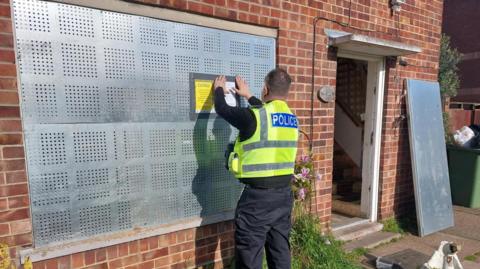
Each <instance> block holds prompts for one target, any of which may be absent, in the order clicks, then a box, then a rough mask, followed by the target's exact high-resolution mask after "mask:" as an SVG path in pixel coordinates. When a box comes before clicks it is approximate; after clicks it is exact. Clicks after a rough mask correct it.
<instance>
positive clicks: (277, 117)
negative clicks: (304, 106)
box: [271, 113, 298, 128]
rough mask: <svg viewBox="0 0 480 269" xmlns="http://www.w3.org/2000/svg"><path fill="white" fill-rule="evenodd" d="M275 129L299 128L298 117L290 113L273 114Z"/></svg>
mask: <svg viewBox="0 0 480 269" xmlns="http://www.w3.org/2000/svg"><path fill="white" fill-rule="evenodd" d="M271 116H272V126H273V127H287V128H297V125H298V124H297V117H295V115H292V114H288V113H272V114H271Z"/></svg>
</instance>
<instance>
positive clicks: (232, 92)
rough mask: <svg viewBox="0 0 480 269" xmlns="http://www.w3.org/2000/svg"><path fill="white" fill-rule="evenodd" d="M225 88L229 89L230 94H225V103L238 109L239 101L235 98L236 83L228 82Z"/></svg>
mask: <svg viewBox="0 0 480 269" xmlns="http://www.w3.org/2000/svg"><path fill="white" fill-rule="evenodd" d="M225 87H226V88H227V89H228V91H229V92H230V93H227V94H225V102H227V105H229V106H233V107H236V106H237V99H236V98H235V90H234V88H235V82H230V81H227V83H226V84H225Z"/></svg>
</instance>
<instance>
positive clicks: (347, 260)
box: [291, 214, 361, 269]
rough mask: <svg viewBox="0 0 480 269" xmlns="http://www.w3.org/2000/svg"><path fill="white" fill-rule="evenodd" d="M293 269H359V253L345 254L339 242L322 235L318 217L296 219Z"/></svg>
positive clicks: (304, 216) (307, 216)
mask: <svg viewBox="0 0 480 269" xmlns="http://www.w3.org/2000/svg"><path fill="white" fill-rule="evenodd" d="M291 248H292V258H293V259H292V269H304V268H309V269H357V268H358V269H359V268H361V267H360V266H359V265H357V263H356V258H357V255H359V254H358V253H357V252H354V253H345V251H344V250H343V249H342V245H341V243H340V242H339V241H336V240H334V239H333V238H332V237H330V236H324V235H322V234H321V226H320V222H319V220H318V218H317V217H315V216H312V215H309V214H303V215H301V216H299V217H297V218H296V220H295V223H294V224H293V227H292V233H291Z"/></svg>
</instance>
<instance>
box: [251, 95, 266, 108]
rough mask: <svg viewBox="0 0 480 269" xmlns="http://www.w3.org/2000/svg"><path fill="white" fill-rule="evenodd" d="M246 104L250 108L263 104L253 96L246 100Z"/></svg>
mask: <svg viewBox="0 0 480 269" xmlns="http://www.w3.org/2000/svg"><path fill="white" fill-rule="evenodd" d="M248 103H249V104H250V105H252V106H261V105H262V104H263V103H262V101H260V99H258V98H257V97H255V96H252V97H250V99H248Z"/></svg>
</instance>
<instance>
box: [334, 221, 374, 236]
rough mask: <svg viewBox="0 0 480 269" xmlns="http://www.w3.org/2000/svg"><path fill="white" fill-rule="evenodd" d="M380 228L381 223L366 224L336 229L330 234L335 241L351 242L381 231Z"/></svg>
mask: <svg viewBox="0 0 480 269" xmlns="http://www.w3.org/2000/svg"><path fill="white" fill-rule="evenodd" d="M382 228H383V224H381V223H371V222H366V223H360V224H358V225H352V226H346V227H341V228H338V229H336V230H335V231H333V232H332V234H333V236H334V237H335V238H336V239H337V240H341V241H351V240H355V239H358V238H361V237H364V236H366V235H369V234H372V233H375V232H378V231H381V230H382Z"/></svg>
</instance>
